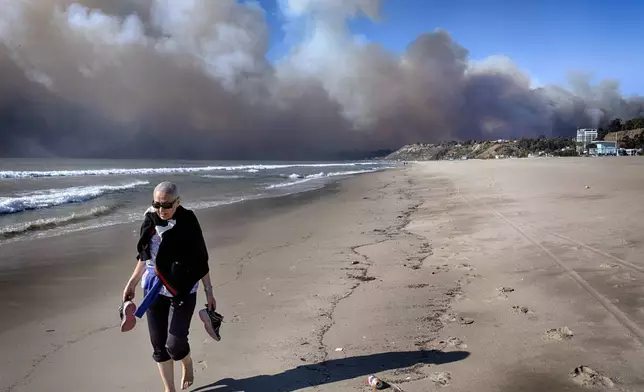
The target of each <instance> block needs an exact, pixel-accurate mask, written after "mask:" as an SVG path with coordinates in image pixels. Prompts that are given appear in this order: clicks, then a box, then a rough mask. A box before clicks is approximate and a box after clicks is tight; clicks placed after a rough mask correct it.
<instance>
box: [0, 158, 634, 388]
mask: <svg viewBox="0 0 644 392" xmlns="http://www.w3.org/2000/svg"><path fill="white" fill-rule="evenodd" d="M642 200H644V160H642V159H640V158H635V157H633V158H610V159H534V160H506V161H464V162H460V161H459V162H432V163H425V164H415V165H412V166H409V167H407V168H406V169H404V170H395V171H390V172H384V173H374V174H369V175H364V176H361V177H358V178H354V179H350V180H346V181H343V182H341V183H340V184H338V185H337V186H336V187H332V188H330V189H327V190H324V191H318V192H311V193H307V194H301V195H297V196H292V197H285V198H281V199H275V200H266V201H261V202H253V203H245V204H240V205H237V206H229V207H227V208H218V209H213V210H207V211H199V212H198V216H199V218H200V220H201V222H202V226H204V229H205V232H206V240H207V242H208V244H209V246H210V250H211V256H212V261H211V266H212V271H213V272H212V275H213V279H214V282H215V285H216V289H215V293H216V297H217V300H218V303H219V310H220V312H221V313H222V314H224V316H225V317H226V323H225V324H224V325H223V328H222V335H223V340H222V341H221V342H214V341H212V340H211V339H209V338H207V335H206V334H205V332H204V331H203V328H202V326H201V324H200V323H199V322H198V319H197V318H196V317H195V319H194V322H193V326H192V329H191V344H192V349H193V356H194V359H195V363H196V383H195V386H194V387H193V388H192V390H198V391H284V392H286V391H296V390H298V391H299V390H329V391H365V392H366V391H369V390H370V389H369V387H367V386H366V377H367V376H368V375H370V374H376V375H378V376H380V377H382V378H384V379H386V380H389V381H392V382H394V383H395V384H396V385H398V386H400V387H401V388H402V389H403V390H404V391H408V392H412V391H437V390H442V391H463V392H464V391H473V390H475V391H483V392H486V391H508V392H510V391H521V392H531V391H535V392H536V391H587V390H589V387H593V386H594V387H595V388H597V390H602V388H603V389H606V390H616V391H640V390H644V378H643V377H642V376H640V374H641V368H642V365H644V354H643V353H642V350H641V344H642V342H644V331H643V329H644V313H642V311H641V306H640V302H641V300H642V299H641V298H642V295H641V294H642V290H644V289H642V286H641V284H640V282H641V279H642V278H644V262H642V258H641V256H640V255H641V252H642V250H643V249H642V248H643V247H644V242H643V241H642V239H643V237H644V235H643V234H642V228H643V226H644V219H643V218H644V214H643V213H644V204H643V203H642ZM135 229H136V225H124V226H120V227H114V228H108V229H102V230H94V231H88V232H86V233H82V234H75V235H70V236H66V237H58V238H51V239H43V240H37V241H32V242H30V243H14V244H11V245H7V246H4V247H2V248H0V252H1V254H0V262H1V263H2V264H3V265H7V264H9V261H11V265H20V266H22V267H21V268H19V269H14V270H10V271H9V270H5V271H3V272H2V273H0V304H1V305H2V308H3V314H4V316H5V317H3V318H2V319H1V320H0V347H2V352H3V355H2V359H0V390H1V391H7V392H8V391H12V392H17V391H61V392H62V391H65V392H68V391H96V392H102V391H115V390H122V391H162V387H161V383H160V380H159V379H158V375H157V373H156V369H155V366H154V363H153V362H152V359H151V349H150V345H149V341H148V336H147V327H146V322H145V319H143V320H139V324H138V325H137V327H136V328H135V330H134V331H132V332H129V333H120V332H119V331H118V328H117V327H116V326H117V324H118V316H117V312H116V307H117V306H118V303H119V296H120V293H121V290H122V287H123V284H124V283H125V280H126V279H127V276H128V275H129V273H130V272H131V268H132V266H133V257H134V252H133V251H132V250H133V249H134V245H135V241H136V237H135V233H134V232H133V231H134V230H135ZM106 239H109V240H110V244H111V245H105V240H106ZM115 244H116V245H115ZM137 294H138V295H139V296H140V295H141V293H140V292H138V293H137ZM199 295H200V301H201V302H203V297H202V296H201V294H199ZM581 366H584V367H581ZM177 370H178V368H177Z"/></svg>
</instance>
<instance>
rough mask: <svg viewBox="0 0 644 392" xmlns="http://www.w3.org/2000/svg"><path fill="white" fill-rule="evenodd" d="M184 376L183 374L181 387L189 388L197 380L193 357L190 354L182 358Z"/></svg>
mask: <svg viewBox="0 0 644 392" xmlns="http://www.w3.org/2000/svg"><path fill="white" fill-rule="evenodd" d="M181 368H182V376H181V389H188V388H190V387H191V386H192V383H193V382H194V381H195V374H194V370H193V366H192V358H191V357H190V356H189V355H188V356H187V357H185V358H184V359H183V360H181Z"/></svg>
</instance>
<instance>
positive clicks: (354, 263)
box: [351, 261, 360, 265]
mask: <svg viewBox="0 0 644 392" xmlns="http://www.w3.org/2000/svg"><path fill="white" fill-rule="evenodd" d="M356 264H360V262H359V261H353V262H351V265H356Z"/></svg>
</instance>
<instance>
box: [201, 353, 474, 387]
mask: <svg viewBox="0 0 644 392" xmlns="http://www.w3.org/2000/svg"><path fill="white" fill-rule="evenodd" d="M469 355H470V354H469V353H468V352H467V351H450V352H442V351H437V350H429V351H404V352H389V353H381V354H373V355H365V356H361V357H351V358H342V359H333V360H330V361H326V362H322V363H319V364H314V365H302V366H298V367H296V368H295V369H290V370H287V371H285V372H283V373H279V374H275V375H272V376H268V375H261V376H253V377H249V378H244V379H241V380H235V379H232V378H225V379H223V380H219V381H217V382H215V383H213V384H210V385H206V386H203V387H199V388H197V389H194V392H240V391H244V392H253V391H280V392H291V391H296V390H299V389H302V388H306V387H312V386H318V385H324V384H331V383H334V382H337V381H343V380H350V379H354V378H357V377H363V376H364V377H366V376H368V375H371V374H377V373H380V372H384V371H387V370H393V369H400V368H406V367H410V366H413V365H416V364H437V365H438V364H443V363H449V362H455V361H460V360H462V359H465V358H467V357H468V356H469Z"/></svg>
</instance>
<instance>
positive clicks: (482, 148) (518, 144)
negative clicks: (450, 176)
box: [385, 138, 576, 161]
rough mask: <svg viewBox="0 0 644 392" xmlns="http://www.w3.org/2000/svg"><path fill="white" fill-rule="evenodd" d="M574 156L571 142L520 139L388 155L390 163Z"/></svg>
mask: <svg viewBox="0 0 644 392" xmlns="http://www.w3.org/2000/svg"><path fill="white" fill-rule="evenodd" d="M553 155H558V156H561V155H576V152H575V146H574V141H572V140H571V139H545V138H539V139H521V140H493V141H470V142H465V143H458V142H447V143H440V144H424V143H418V144H409V145H406V146H404V147H402V148H401V149H399V150H398V151H395V152H394V153H392V154H390V155H388V156H387V157H386V158H385V159H387V160H394V161H437V160H454V159H500V158H526V157H529V156H553Z"/></svg>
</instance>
